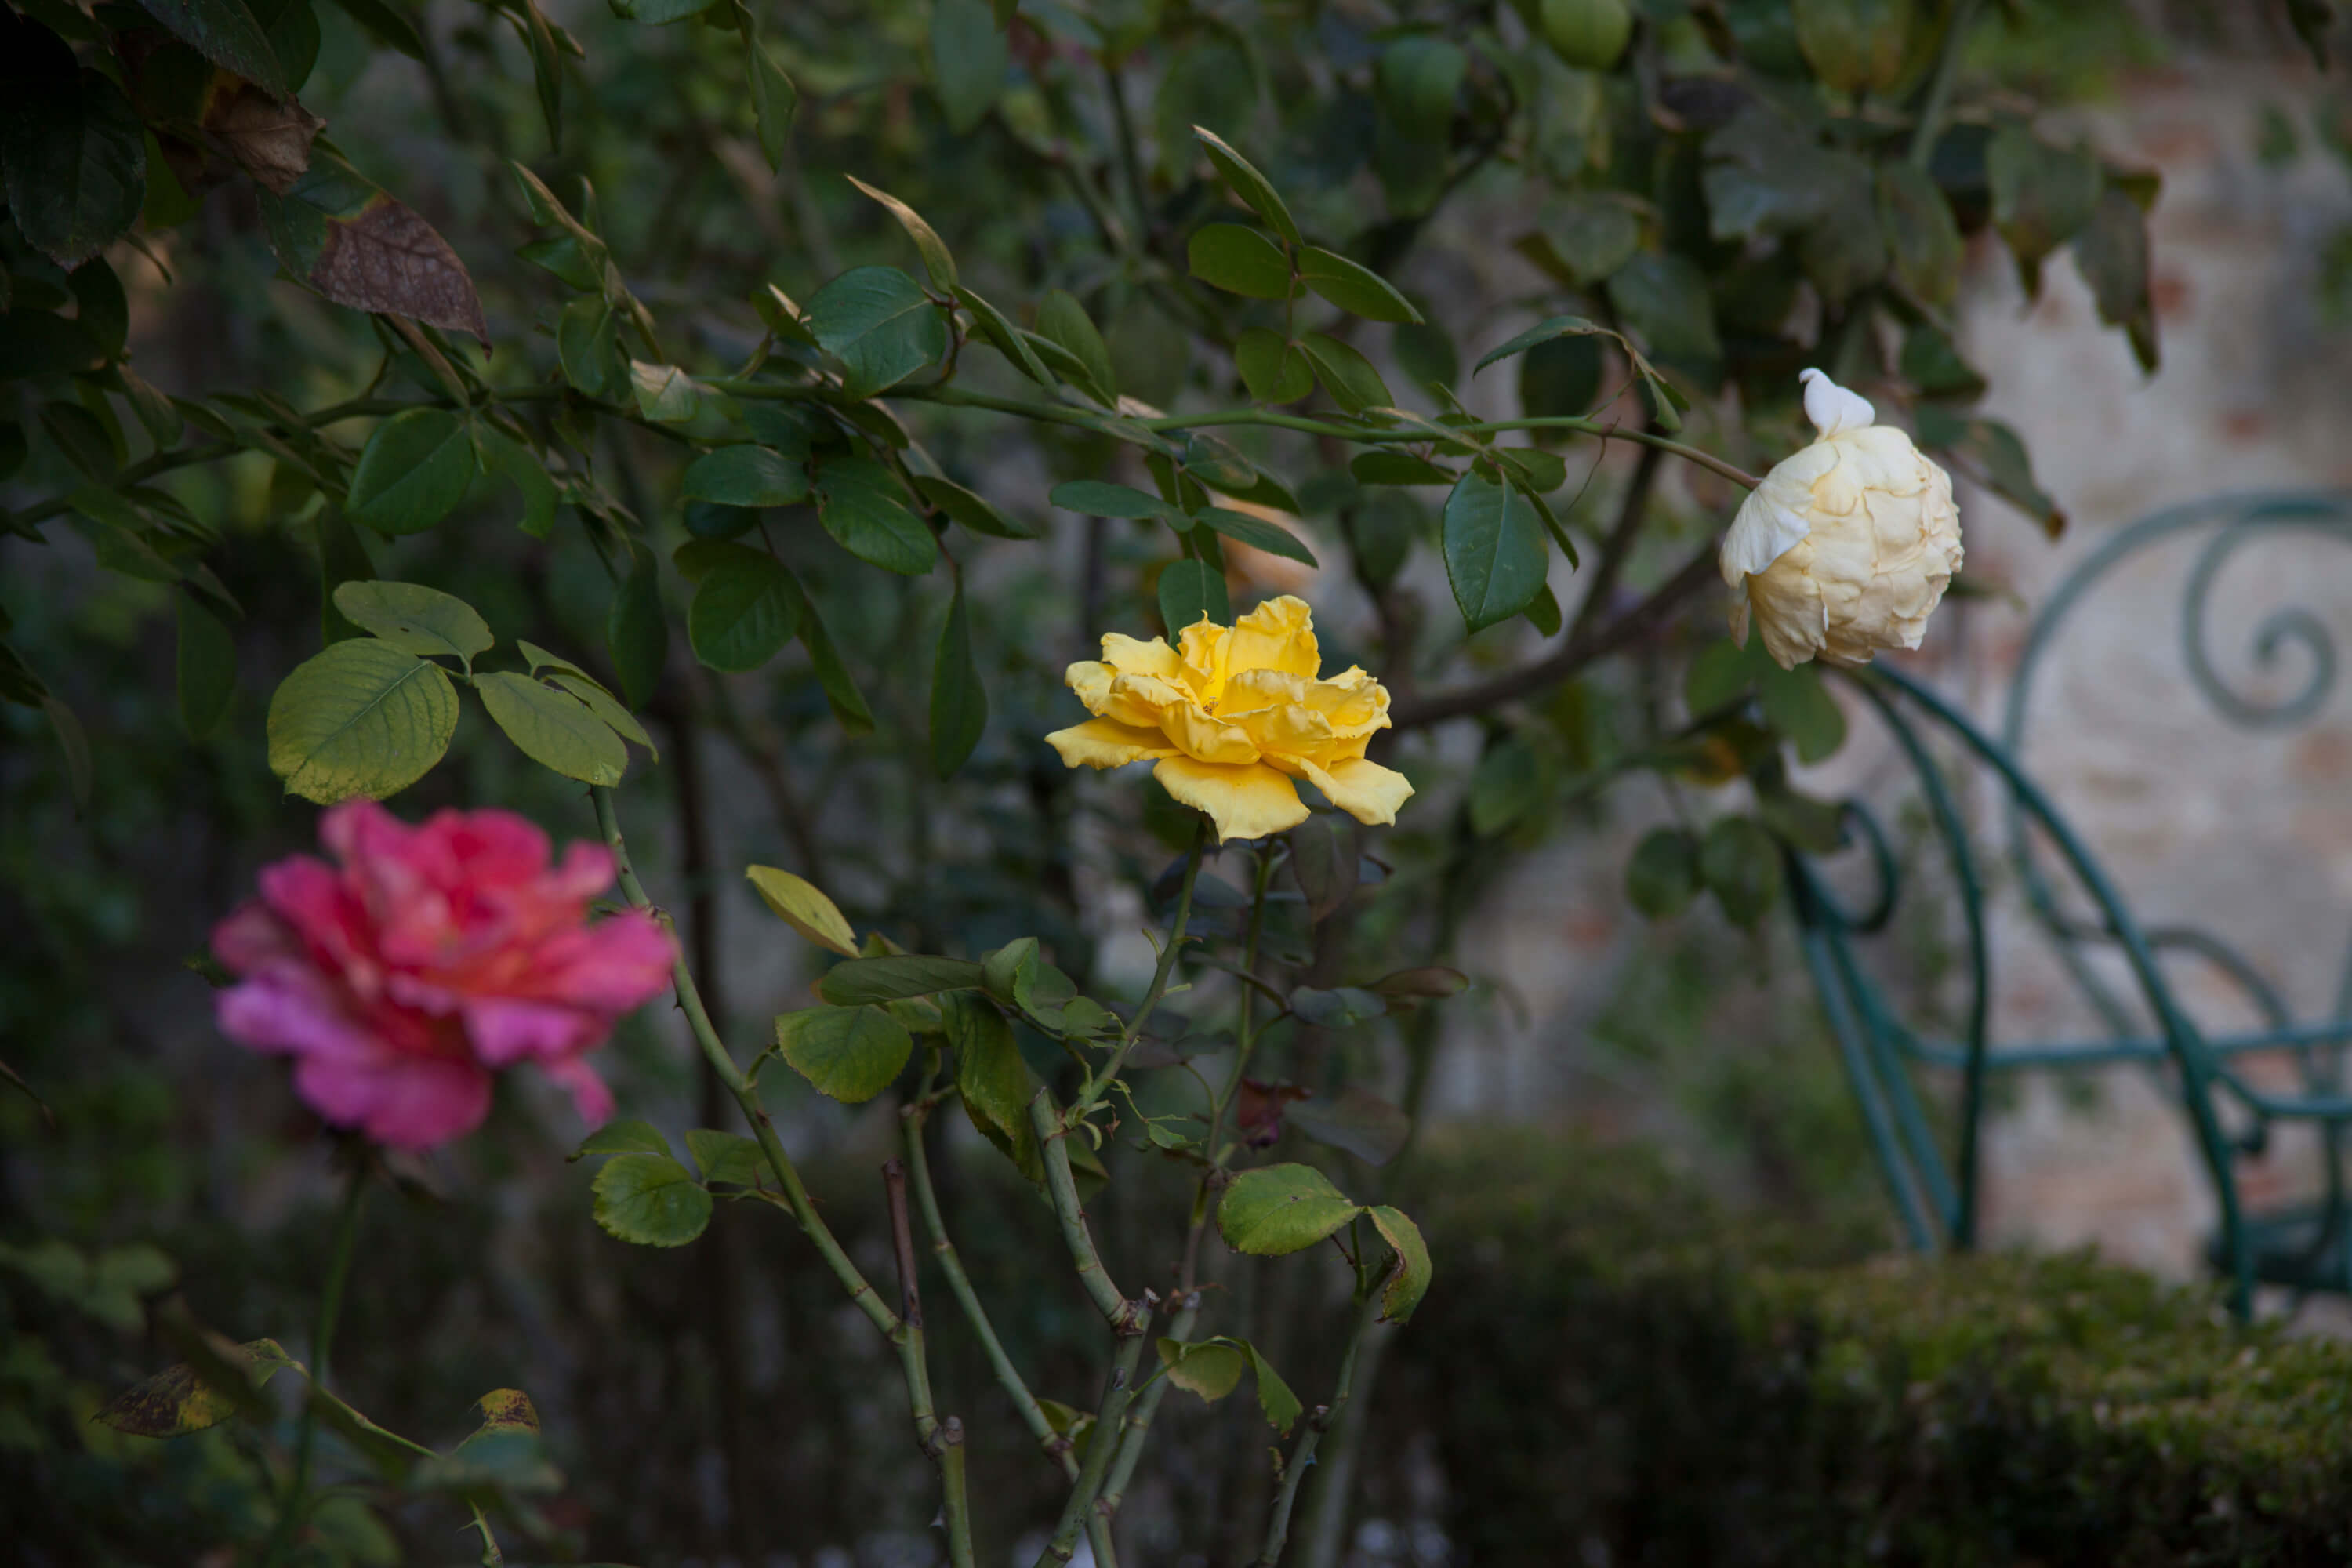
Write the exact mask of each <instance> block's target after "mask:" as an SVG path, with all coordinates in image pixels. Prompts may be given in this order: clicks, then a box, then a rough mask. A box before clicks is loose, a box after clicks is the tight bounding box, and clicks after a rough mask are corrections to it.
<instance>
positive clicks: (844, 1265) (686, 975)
mask: <svg viewBox="0 0 2352 1568" xmlns="http://www.w3.org/2000/svg"><path fill="white" fill-rule="evenodd" d="M589 794H590V795H591V796H592V797H593V799H594V801H595V805H596V826H597V829H598V831H599V833H600V834H601V835H602V837H603V838H604V845H605V847H606V848H608V849H610V850H611V851H612V852H613V866H614V871H615V873H616V874H617V875H618V877H619V879H620V883H621V892H622V894H623V895H624V896H625V898H627V900H629V903H630V905H631V906H632V907H634V908H635V909H639V910H645V911H646V912H647V913H649V914H651V915H652V916H653V917H654V918H655V919H656V921H659V922H660V923H661V925H662V928H663V930H665V931H669V932H671V933H672V939H673V942H674V941H675V932H676V928H675V926H674V924H673V922H672V921H671V920H670V918H669V916H668V914H667V912H666V911H664V910H659V909H656V907H655V905H654V901H653V900H651V899H650V898H648V897H646V889H645V884H644V883H642V882H640V881H638V880H637V872H636V868H635V864H634V863H633V862H632V861H631V860H630V858H629V847H628V844H627V842H626V840H625V839H624V838H623V837H621V822H620V817H619V816H618V815H617V813H616V812H615V811H614V805H613V792H612V790H611V789H610V788H609V787H608V786H605V785H603V784H598V785H595V786H593V787H592V788H591V790H590V791H589ZM670 979H671V982H672V984H674V985H675V987H676V989H677V1004H678V1008H679V1010H680V1011H681V1012H683V1013H684V1014H685V1015H686V1022H687V1027H688V1029H689V1030H690V1031H691V1032H692V1033H693V1036H694V1040H695V1044H696V1045H697V1046H698V1047H701V1050H702V1056H703V1059H704V1060H705V1061H708V1062H709V1064H710V1067H711V1069H712V1070H713V1071H714V1072H716V1073H718V1075H719V1081H720V1082H722V1083H724V1084H725V1085H726V1086H727V1089H728V1092H730V1094H732V1095H733V1096H734V1097H735V1103H736V1104H737V1106H739V1107H740V1109H741V1110H742V1112H743V1117H744V1120H745V1121H749V1122H750V1123H751V1131H752V1135H753V1136H754V1137H755V1138H756V1139H757V1140H758V1141H759V1144H760V1152H761V1153H762V1154H763V1155H765V1156H766V1158H767V1162H768V1168H769V1170H770V1171H772V1173H774V1175H775V1178H776V1183H777V1185H778V1186H780V1187H781V1188H782V1190H783V1205H784V1207H785V1208H786V1209H788V1210H790V1211H791V1213H792V1215H793V1219H794V1220H796V1221H798V1222H799V1224H800V1227H801V1231H802V1233H803V1235H805V1236H807V1237H808V1238H809V1239H810V1241H812V1242H814V1244H815V1246H816V1249H817V1255H818V1256H819V1257H820V1258H823V1259H824V1265H825V1267H826V1268H829V1269H831V1270H832V1271H833V1277H834V1278H835V1279H836V1280H838V1281H840V1283H841V1288H842V1289H844V1290H845V1291H846V1292H847V1293H848V1295H849V1300H850V1304H851V1305H853V1306H855V1307H856V1309H857V1310H859V1311H860V1312H862V1313H864V1314H865V1315H866V1321H868V1322H870V1323H872V1324H873V1325H874V1327H875V1329H876V1330H877V1331H878V1332H879V1333H880V1334H881V1335H882V1337H883V1338H885V1339H887V1340H888V1341H889V1342H890V1344H891V1347H892V1348H893V1349H895V1350H896V1351H897V1352H898V1370H899V1373H900V1374H901V1375H902V1376H903V1377H904V1378H905V1380H906V1384H907V1405H908V1415H910V1416H911V1417H912V1419H913V1422H914V1426H915V1440H916V1442H917V1444H918V1445H919V1447H921V1448H922V1450H923V1454H924V1456H925V1457H926V1458H929V1459H930V1460H932V1461H933V1462H934V1463H935V1464H937V1465H938V1466H939V1467H940V1490H941V1494H942V1501H943V1509H944V1511H945V1512H946V1514H947V1524H948V1542H949V1547H950V1552H954V1551H955V1550H956V1549H957V1542H959V1541H961V1543H962V1546H961V1550H962V1552H963V1555H962V1556H961V1557H954V1558H952V1559H951V1561H952V1562H953V1563H955V1568H970V1564H971V1520H970V1518H969V1509H968V1507H967V1503H966V1499H965V1496H964V1487H963V1467H962V1464H961V1452H960V1451H959V1452H958V1453H957V1456H956V1458H955V1459H954V1460H952V1461H951V1460H950V1459H949V1458H947V1456H948V1454H949V1452H950V1450H960V1449H961V1445H962V1441H963V1424H962V1423H961V1421H958V1420H957V1419H956V1418H955V1417H953V1416H950V1417H948V1419H947V1420H946V1421H945V1422H942V1421H940V1418H939V1416H938V1415H936V1414H935V1413H934V1412H933V1410H932V1407H931V1383H930V1369H929V1364H928V1363H927V1362H926V1360H925V1356H924V1348H923V1337H922V1332H921V1327H920V1325H919V1323H915V1324H910V1323H908V1321H906V1320H904V1319H902V1318H900V1317H899V1316H898V1313H896V1312H893V1311H892V1310H890V1309H889V1307H888V1306H887V1304H886V1303H885V1302H884V1301H883V1300H882V1299H881V1298H880V1297H879V1296H877V1294H876V1293H875V1290H874V1287H873V1286H872V1285H870V1284H868V1283H867V1282H866V1276H865V1275H863V1274H861V1273H860V1272H858V1268H857V1265H856V1263H854V1262H852V1261H850V1258H849V1254H848V1253H846V1252H845V1251H843V1250H842V1247H841V1243H840V1242H839V1241H838V1240H837V1239H835V1237H834V1234H833V1230H832V1228H831V1227H830V1226H827V1225H826V1224H825V1223H824V1216H823V1215H819V1214H818V1213H817V1212H816V1205H815V1204H814V1202H813V1201H812V1200H811V1199H810V1197H809V1194H808V1188H807V1186H806V1185H804V1184H803V1183H802V1181H801V1175H800V1172H799V1171H798V1170H797V1169H795V1168H794V1167H793V1162H792V1156H791V1155H789V1154H787V1153H786V1152H784V1145H783V1141H782V1139H780V1138H779V1137H777V1136H776V1128H775V1124H774V1122H772V1121H770V1120H769V1117H768V1113H767V1111H766V1110H764V1109H763V1108H762V1107H761V1104H760V1097H759V1094H758V1093H757V1091H756V1090H755V1089H753V1088H752V1086H751V1080H750V1079H747V1078H746V1077H744V1075H743V1069H742V1068H739V1067H737V1066H736V1065H735V1058H733V1057H731V1056H730V1055H729V1054H728V1051H727V1047H726V1045H725V1044H724V1043H723V1042H722V1041H720V1039H719V1031H718V1029H717V1028H716V1027H714V1026H713V1025H712V1024H711V1021H710V1015H709V1012H707V1011H706V1010H705V1009H704V1007H703V1005H702V993H701V991H700V990H699V989H698V987H697V986H696V985H695V983H694V974H693V972H692V971H691V970H689V969H688V967H687V963H686V960H685V958H684V957H683V956H679V957H677V958H675V959H673V960H672V962H671V965H670Z"/></svg>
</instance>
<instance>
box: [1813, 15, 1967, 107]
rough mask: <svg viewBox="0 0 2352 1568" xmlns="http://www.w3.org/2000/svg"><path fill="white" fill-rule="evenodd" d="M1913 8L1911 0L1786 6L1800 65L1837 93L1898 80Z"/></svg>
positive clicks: (1905, 62) (1875, 87) (1905, 57)
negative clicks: (1801, 60) (1801, 56)
mask: <svg viewBox="0 0 2352 1568" xmlns="http://www.w3.org/2000/svg"><path fill="white" fill-rule="evenodd" d="M1914 9H1915V7H1914V5H1913V4H1912V0H1792V4H1791V5H1790V13H1791V17H1792V19H1793V20H1794V21H1795V23H1796V27H1797V47H1799V48H1800V49H1802V50H1803V51H1804V55H1805V63H1806V64H1808V65H1810V66H1811V67H1812V68H1813V74H1814V75H1815V76H1817V77H1819V78H1820V79H1822V83H1823V85H1825V86H1827V87H1828V88H1829V89H1831V90H1832V91H1833V92H1838V93H1858V92H1864V91H1876V90H1880V89H1885V88H1890V87H1894V86H1895V85H1896V84H1897V83H1899V82H1901V81H1902V80H1903V78H1904V75H1905V72H1906V67H1907V65H1908V63H1909V59H1908V49H1907V47H1906V46H1907V45H1908V43H1909V41H1910V24H1911V18H1912V12H1913V10H1914ZM1946 47H1950V46H1949V45H1947V46H1946Z"/></svg>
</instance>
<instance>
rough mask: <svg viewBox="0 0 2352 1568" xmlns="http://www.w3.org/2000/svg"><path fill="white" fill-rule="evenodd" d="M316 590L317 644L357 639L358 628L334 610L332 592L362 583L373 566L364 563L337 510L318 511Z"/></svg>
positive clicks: (357, 539) (357, 542)
mask: <svg viewBox="0 0 2352 1568" xmlns="http://www.w3.org/2000/svg"><path fill="white" fill-rule="evenodd" d="M318 528H319V586H320V589H321V590H322V596H323V602H322V603H321V604H320V606H319V630H320V640H321V641H322V642H331V643H334V642H341V641H343V640H344V639H345V638H347V637H358V636H360V635H361V632H360V629H359V627H357V626H353V625H352V623H351V622H349V621H347V620H345V619H344V618H343V613H342V612H341V610H339V609H337V608H335V590H336V589H338V588H340V587H341V586H342V585H343V584H346V583H354V582H365V581H367V580H368V579H370V578H372V577H373V576H374V575H375V565H374V563H373V562H371V561H369V560H368V554H367V549H366V547H365V546H363V545H362V544H361V543H360V536H359V533H358V532H357V531H355V530H354V529H353V528H352V525H351V523H350V522H349V521H346V520H345V518H344V517H343V514H342V511H341V509H339V508H336V507H331V506H330V507H322V508H320V511H319V523H318Z"/></svg>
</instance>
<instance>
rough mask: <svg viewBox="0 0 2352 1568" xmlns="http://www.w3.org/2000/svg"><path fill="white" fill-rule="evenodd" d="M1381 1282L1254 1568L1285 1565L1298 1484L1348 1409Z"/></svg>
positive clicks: (1294, 1463)
mask: <svg viewBox="0 0 2352 1568" xmlns="http://www.w3.org/2000/svg"><path fill="white" fill-rule="evenodd" d="M1380 1287H1381V1280H1378V1279H1376V1280H1374V1281H1373V1282H1372V1283H1371V1285H1370V1287H1369V1288H1367V1289H1366V1290H1365V1291H1364V1300H1363V1306H1362V1309H1361V1310H1360V1311H1359V1312H1358V1313H1357V1314H1356V1331H1355V1332H1354V1333H1353V1334H1351V1335H1349V1338H1348V1351H1347V1353H1346V1354H1345V1355H1343V1356H1342V1357H1340V1359H1339V1382H1338V1383H1337V1384H1335V1385H1334V1386H1333V1388H1332V1390H1331V1403H1330V1404H1328V1405H1318V1407H1317V1408H1316V1410H1315V1413H1314V1414H1313V1415H1309V1416H1308V1417H1307V1430H1306V1431H1305V1432H1304V1433H1302V1434H1301V1435H1300V1436H1299V1439H1298V1449H1297V1452H1296V1453H1294V1454H1292V1455H1291V1457H1290V1463H1289V1464H1288V1465H1287V1466H1286V1467H1285V1468H1284V1469H1283V1472H1282V1490H1281V1491H1280V1492H1278V1493H1276V1496H1275V1500H1274V1517H1273V1518H1272V1519H1271V1520H1269V1521H1267V1523H1266V1527H1265V1547H1264V1549H1263V1550H1261V1551H1260V1552H1258V1554H1257V1562H1256V1563H1255V1565H1254V1568H1274V1565H1275V1564H1276V1563H1279V1562H1280V1561H1282V1549H1283V1546H1284V1544H1285V1543H1286V1542H1288V1540H1289V1539H1290V1510H1292V1509H1293V1508H1295V1507H1296V1506H1297V1502H1298V1484H1299V1482H1301V1481H1303V1480H1305V1479H1307V1469H1308V1468H1309V1467H1311V1466H1312V1465H1313V1464H1314V1463H1315V1449H1316V1447H1317V1446H1318V1445H1319V1444H1320V1443H1321V1442H1322V1441H1323V1434H1324V1433H1325V1432H1328V1431H1329V1430H1330V1428H1331V1423H1332V1422H1333V1421H1334V1420H1336V1419H1338V1417H1339V1412H1340V1411H1342V1410H1344V1409H1346V1408H1347V1407H1348V1395H1349V1391H1350V1390H1351V1389H1352V1387H1353V1386H1354V1384H1355V1379H1356V1355H1357V1352H1359V1351H1360V1350H1361V1349H1362V1348H1363V1344H1364V1339H1365V1337H1366V1336H1367V1335H1368V1334H1370V1332H1371V1331H1372V1325H1373V1323H1375V1322H1376V1321H1379V1319H1380V1311H1381V1289H1380Z"/></svg>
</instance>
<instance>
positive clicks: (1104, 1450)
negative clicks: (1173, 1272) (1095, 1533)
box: [1036, 1160, 1151, 1568]
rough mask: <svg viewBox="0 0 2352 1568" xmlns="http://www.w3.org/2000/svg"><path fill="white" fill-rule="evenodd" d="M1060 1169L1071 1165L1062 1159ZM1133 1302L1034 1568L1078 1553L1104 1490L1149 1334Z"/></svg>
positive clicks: (1143, 1310) (1052, 1566)
mask: <svg viewBox="0 0 2352 1568" xmlns="http://www.w3.org/2000/svg"><path fill="white" fill-rule="evenodd" d="M1063 1169H1064V1171H1065V1172H1066V1171H1067V1170H1068V1169H1069V1164H1068V1162H1067V1161H1066V1160H1065V1161H1064V1163H1063ZM1135 1306H1136V1309H1137V1317H1136V1319H1135V1321H1134V1322H1133V1323H1132V1325H1131V1326H1130V1327H1129V1329H1128V1330H1126V1331H1122V1333H1121V1335H1120V1339H1119V1342H1118V1361H1117V1362H1116V1363H1114V1364H1113V1366H1112V1368H1111V1374H1110V1386H1109V1387H1108V1388H1106V1389H1104V1390H1103V1396H1102V1405H1101V1407H1100V1408H1099V1409H1097V1411H1096V1412H1095V1439H1094V1441H1093V1442H1090V1443H1088V1444H1087V1462H1086V1463H1085V1464H1084V1465H1083V1466H1081V1467H1080V1468H1079V1469H1078V1479H1077V1484H1076V1485H1075V1486H1073V1487H1072V1488H1071V1489H1070V1496H1069V1499H1068V1500H1067V1501H1066V1502H1065V1503H1063V1505H1062V1517H1061V1520H1060V1521H1059V1522H1057V1523H1056V1524H1055V1527H1054V1538H1053V1540H1051V1541H1049V1542H1046V1544H1045V1551H1043V1552H1039V1553H1038V1554H1037V1564H1036V1568H1057V1565H1058V1564H1061V1563H1067V1562H1068V1561H1069V1560H1070V1559H1071V1558H1072V1557H1075V1556H1076V1555H1077V1551H1078V1532H1079V1531H1080V1530H1082V1529H1083V1528H1084V1527H1085V1525H1086V1523H1087V1518H1088V1516H1089V1515H1090V1514H1092V1513H1093V1512H1094V1506H1095V1499H1096V1498H1097V1496H1099V1495H1100V1493H1101V1491H1102V1484H1103V1477H1104V1476H1105V1475H1106V1474H1107V1473H1108V1471H1109V1469H1110V1458H1111V1450H1112V1449H1113V1448H1115V1447H1118V1445H1117V1444H1116V1443H1114V1442H1112V1441H1111V1440H1110V1435H1111V1434H1112V1433H1114V1432H1117V1431H1118V1429H1119V1424H1120V1423H1121V1422H1123V1421H1124V1420H1126V1418H1127V1406H1128V1402H1129V1400H1130V1399H1132V1398H1133V1397H1134V1394H1135V1368H1136V1363H1138V1362H1139V1361H1140V1360H1141V1359H1142V1356H1143V1346H1144V1342H1145V1341H1146V1340H1148V1339H1149V1338H1150V1335H1149V1334H1147V1333H1145V1330H1146V1329H1149V1328H1150V1326H1151V1307H1150V1303H1149V1302H1148V1301H1139V1302H1137V1303H1135Z"/></svg>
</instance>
